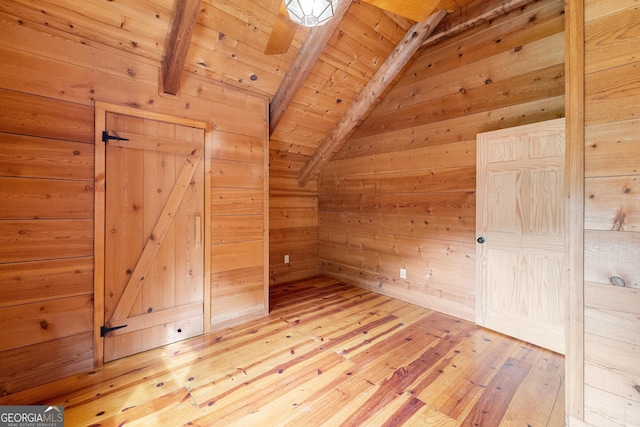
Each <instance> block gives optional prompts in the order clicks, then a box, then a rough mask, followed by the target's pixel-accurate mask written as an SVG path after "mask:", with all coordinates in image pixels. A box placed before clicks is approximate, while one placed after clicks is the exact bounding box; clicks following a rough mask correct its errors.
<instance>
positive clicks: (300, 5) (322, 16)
mask: <svg viewBox="0 0 640 427" xmlns="http://www.w3.org/2000/svg"><path fill="white" fill-rule="evenodd" d="M285 6H286V7H287V12H288V13H289V18H291V20H292V21H293V22H295V23H296V24H300V25H304V26H305V27H317V26H318V25H322V24H324V23H325V22H327V21H328V20H329V19H331V17H332V16H333V13H334V12H335V10H336V7H338V0H285Z"/></svg>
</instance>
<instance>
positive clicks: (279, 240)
mask: <svg viewBox="0 0 640 427" xmlns="http://www.w3.org/2000/svg"><path fill="white" fill-rule="evenodd" d="M275 151H276V150H273V151H272V152H271V155H270V156H269V157H270V161H269V282H270V283H271V284H277V283H284V282H288V281H291V280H297V279H303V278H307V277H312V276H315V275H317V274H319V272H320V269H319V265H318V183H317V181H316V180H312V181H310V182H309V183H307V185H306V186H305V187H300V186H299V185H298V171H299V170H300V169H301V168H302V166H303V165H304V163H305V161H306V159H307V157H305V156H302V155H298V154H294V153H288V154H287V155H286V156H285V155H283V154H282V153H279V154H277V155H276V154H275ZM285 255H289V263H285V262H284V256H285Z"/></svg>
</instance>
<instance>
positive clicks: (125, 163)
mask: <svg viewBox="0 0 640 427" xmlns="http://www.w3.org/2000/svg"><path fill="white" fill-rule="evenodd" d="M105 123H106V126H105V133H104V134H103V138H102V140H103V141H104V146H105V158H104V164H105V209H104V225H105V231H104V312H105V318H104V319H105V324H104V325H103V328H102V334H101V335H102V336H103V338H104V343H103V345H104V361H105V362H107V361H110V360H114V359H118V358H121V357H124V356H127V355H130V354H133V353H137V352H140V351H144V350H148V349H151V348H155V347H158V346H161V345H164V344H168V343H171V342H175V341H179V340H182V339H185V338H189V337H193V336H196V335H199V334H202V333H203V325H204V315H203V307H204V282H205V281H204V243H203V236H204V222H205V220H206V217H205V215H204V213H205V209H204V200H205V196H204V194H205V188H204V161H203V156H204V138H205V136H204V130H203V129H201V128H195V127H191V126H185V125H180V124H175V123H171V122H166V121H161V120H156V119H150V118H142V117H135V116H132V115H126V114H115V113H106V120H105Z"/></svg>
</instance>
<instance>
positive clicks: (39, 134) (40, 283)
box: [0, 0, 268, 394]
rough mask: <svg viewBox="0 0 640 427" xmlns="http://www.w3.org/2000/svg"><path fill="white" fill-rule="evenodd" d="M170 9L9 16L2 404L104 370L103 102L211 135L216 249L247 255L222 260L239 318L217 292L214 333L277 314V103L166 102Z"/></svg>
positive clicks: (2, 175)
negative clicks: (270, 262) (273, 254)
mask: <svg viewBox="0 0 640 427" xmlns="http://www.w3.org/2000/svg"><path fill="white" fill-rule="evenodd" d="M165 3H166V4H164V5H162V4H161V2H157V1H154V2H146V1H144V0H142V1H134V2H129V3H128V4H127V6H126V8H127V10H128V12H126V13H124V14H114V13H113V10H114V9H113V8H112V7H107V6H105V5H106V4H104V5H103V4H99V2H93V1H90V2H85V3H82V4H79V3H78V10H75V11H74V12H69V9H66V8H65V7H64V5H59V4H58V3H56V2H49V1H47V2H43V3H41V4H40V5H38V7H35V6H34V5H33V4H31V3H30V2H22V1H19V2H14V3H11V4H9V3H3V4H2V5H1V6H0V54H1V55H2V57H3V66H2V67H1V69H0V199H1V200H2V203H1V207H0V241H1V244H0V324H2V325H3V330H5V331H11V330H13V331H14V332H12V333H10V332H5V333H4V335H3V336H2V350H0V359H2V360H3V363H2V366H1V367H0V394H12V393H15V392H17V391H19V390H22V389H25V388H28V387H33V386H35V385H38V384H40V383H43V382H48V381H52V380H55V379H58V378H61V377H63V376H68V375H72V374H76V373H79V372H82V371H86V370H88V369H90V368H91V367H92V366H93V364H94V360H95V357H96V356H95V354H94V342H93V340H94V317H93V316H94V313H93V296H94V295H93V291H94V289H93V286H94V277H93V276H94V243H93V240H94V239H93V237H94V230H95V224H94V191H97V190H96V189H95V188H94V179H95V178H94V174H95V167H94V151H95V148H94V145H93V141H94V137H95V129H94V120H95V119H94V114H95V113H94V104H95V102H96V101H101V102H105V103H112V104H116V105H120V106H128V107H133V108H136V109H140V110H145V111H148V112H152V113H161V114H167V115H172V116H176V117H180V118H184V119H190V120H197V121H203V122H207V123H210V124H211V128H212V129H214V131H213V132H212V134H211V138H212V146H213V150H212V159H211V167H212V174H211V176H212V177H213V192H212V194H211V195H210V203H211V207H212V209H211V210H212V213H213V215H214V216H216V215H217V216H218V217H220V220H219V221H217V222H216V221H215V218H212V220H211V222H212V227H211V239H210V242H211V244H212V245H213V246H219V247H221V248H222V247H224V245H231V246H228V247H226V249H227V250H236V249H238V251H239V253H240V254H242V255H241V257H239V258H241V261H240V260H238V261H235V260H233V259H232V260H230V259H229V258H228V257H227V256H226V255H225V250H223V249H219V250H212V251H211V254H212V260H211V261H210V263H211V265H212V266H215V272H213V271H211V272H210V274H211V275H212V276H214V281H213V283H215V286H216V287H218V288H224V289H225V291H224V294H221V295H220V298H222V299H228V298H232V299H233V304H231V303H229V304H225V302H218V301H215V297H216V294H215V291H213V292H211V293H210V295H211V297H212V299H214V304H217V305H215V307H216V308H214V309H213V310H212V312H211V314H212V319H208V321H209V322H212V323H213V325H212V327H215V322H216V321H218V320H220V319H223V317H224V319H223V320H224V321H225V322H232V321H233V320H234V316H235V317H237V318H240V317H242V319H249V318H252V317H257V316H261V315H263V314H264V313H266V310H267V308H268V305H267V294H266V286H267V280H266V279H267V274H266V271H267V270H266V268H267V266H266V252H267V247H266V244H267V241H266V239H265V235H266V233H265V227H268V221H267V215H268V212H267V211H266V207H267V200H266V188H265V187H266V185H267V182H268V179H267V168H266V154H265V153H266V129H267V100H266V99H265V98H264V97H262V96H256V95H254V94H250V93H247V92H242V91H239V90H236V89H233V88H230V87H228V86H225V85H221V84H219V83H215V82H214V83H212V82H210V81H207V80H206V79H204V78H201V77H198V76H196V75H194V74H187V77H185V78H183V80H182V85H181V90H180V92H179V93H178V95H177V96H165V95H164V94H161V93H159V90H158V80H159V77H160V64H159V60H160V59H161V54H162V46H163V45H164V39H165V38H166V37H167V28H168V24H169V22H170V21H171V20H172V19H173V16H172V13H173V8H174V6H175V5H174V3H173V2H165ZM43 12H46V13H43ZM97 12H105V14H104V15H103V14H102V13H97ZM156 14H157V16H156ZM148 20H151V21H153V22H147V21H148ZM142 21H145V25H144V26H143V25H141V24H140V25H137V26H136V27H137V29H136V35H133V34H132V33H131V32H130V31H129V29H130V28H131V27H130V26H132V25H136V23H141V22H142ZM70 23H71V24H72V25H69V24H70ZM153 23H156V25H154V24H153ZM142 27H144V28H142ZM126 33H130V34H131V36H130V37H131V38H129V39H128V41H127V43H129V45H128V46H123V45H122V44H121V43H120V40H121V39H122V37H123V35H124V34H126ZM230 261H231V262H230ZM228 270H229V271H228ZM236 280H237V281H238V283H240V285H239V287H238V288H237V289H235V288H233V287H232V286H231V284H232V283H233V282H232V281H236ZM243 281H247V282H248V283H251V285H250V286H246V285H243V284H242V283H244V282H243ZM212 287H213V285H212ZM212 305H213V304H212ZM220 307H222V311H221V310H220ZM219 315H222V317H216V316H219ZM236 321H237V320H236ZM197 327H199V328H202V325H199V326H197Z"/></svg>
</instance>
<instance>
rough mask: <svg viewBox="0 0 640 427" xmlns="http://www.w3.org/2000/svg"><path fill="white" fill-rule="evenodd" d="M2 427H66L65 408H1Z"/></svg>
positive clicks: (0, 419)
mask: <svg viewBox="0 0 640 427" xmlns="http://www.w3.org/2000/svg"><path fill="white" fill-rule="evenodd" d="M0 427H64V407H62V406H0Z"/></svg>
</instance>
